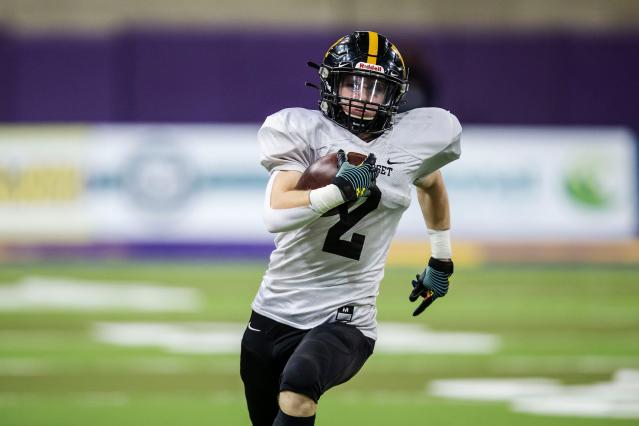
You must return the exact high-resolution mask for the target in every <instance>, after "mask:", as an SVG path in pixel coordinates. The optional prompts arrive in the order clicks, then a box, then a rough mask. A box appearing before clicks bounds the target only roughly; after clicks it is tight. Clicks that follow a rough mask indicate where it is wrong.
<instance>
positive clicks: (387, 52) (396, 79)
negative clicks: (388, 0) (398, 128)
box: [309, 31, 408, 135]
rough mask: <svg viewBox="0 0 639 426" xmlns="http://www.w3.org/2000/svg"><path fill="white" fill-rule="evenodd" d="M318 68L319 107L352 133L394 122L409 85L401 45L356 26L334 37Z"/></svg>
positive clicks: (387, 126) (372, 130)
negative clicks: (400, 50)
mask: <svg viewBox="0 0 639 426" xmlns="http://www.w3.org/2000/svg"><path fill="white" fill-rule="evenodd" d="M309 65H311V66H313V67H315V68H317V69H318V71H319V75H320V80H321V87H320V92H321V99H320V102H319V105H320V110H321V111H322V112H323V113H324V115H326V117H328V118H330V119H331V120H333V121H334V122H335V123H337V124H338V125H340V126H342V127H344V128H346V129H348V130H349V131H350V132H352V133H355V134H373V135H374V134H380V133H383V132H384V131H385V130H387V129H390V128H391V127H392V126H393V117H394V115H395V113H396V112H397V107H398V105H399V103H400V102H401V100H402V98H403V96H404V95H405V94H406V91H407V90H408V69H407V68H406V65H405V64H404V60H403V59H402V55H401V54H400V53H399V50H397V48H396V47H395V46H394V45H393V44H392V43H391V42H390V41H388V39H387V38H386V37H385V36H383V35H381V34H378V33H376V32H373V31H356V32H354V33H352V34H349V35H346V36H344V37H342V38H340V39H339V40H337V42H335V43H334V44H333V45H332V46H331V47H330V48H329V49H328V51H327V52H326V54H325V55H324V61H323V62H322V64H321V65H316V64H313V63H311V62H309Z"/></svg>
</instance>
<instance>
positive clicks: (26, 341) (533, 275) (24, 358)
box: [0, 262, 639, 426]
mask: <svg viewBox="0 0 639 426" xmlns="http://www.w3.org/2000/svg"><path fill="white" fill-rule="evenodd" d="M263 266H264V265H262V264H244V263H227V264H223V265H222V264H205V263H161V262H157V263H137V264H130V263H98V262H85V263H76V264H52V263H49V264H25V265H2V266H0V294H2V293H1V291H2V289H3V288H5V289H7V288H9V287H11V286H15V284H16V283H19V282H21V280H23V279H24V278H25V277H42V278H56V277H57V278H65V279H66V278H73V279H84V280H91V281H110V282H113V281H115V282H132V281H142V282H148V283H157V284H161V285H164V286H170V287H178V286H179V287H185V288H193V289H196V290H197V294H198V297H199V298H201V301H202V303H201V304H200V305H199V307H198V308H197V309H195V310H193V311H185V312H164V313H163V312H154V311H149V312H132V311H126V310H124V311H123V310H117V309H111V310H104V311H91V310H89V311H80V312H73V311H68V310H48V309H44V308H43V309H35V310H34V309H31V310H15V309H13V310H12V309H8V308H4V309H0V425H3V426H5V425H7V426H8V425H34V426H35V425H118V426H125V425H136V426H137V425H246V424H248V417H247V414H246V411H245V407H244V401H243V396H242V385H241V381H240V379H239V373H238V363H239V361H238V358H239V356H238V355H234V354H232V353H231V354H223V355H213V354H206V353H204V354H194V353H179V352H173V351H167V350H165V349H162V348H160V347H158V346H139V345H131V346H118V345H114V344H109V343H104V342H100V341H98V340H96V338H95V337H94V334H93V330H95V324H96V323H124V322H136V323H138V322H144V323H154V322H163V323H165V322H170V323H178V324H184V323H193V322H223V323H229V322H230V323H242V322H244V321H245V320H246V319H247V317H248V314H249V304H250V301H251V299H252V297H253V295H254V293H255V290H256V288H257V286H258V283H259V280H260V276H261V273H262V269H263ZM415 272H417V271H414V270H412V269H404V268H388V269H387V273H386V278H385V279H384V282H383V283H382V290H381V295H380V298H379V320H380V321H383V322H390V321H392V322H408V323H413V324H415V323H419V324H424V325H427V326H428V327H429V328H430V329H432V330H435V331H464V332H481V333H489V334H493V335H495V336H497V337H498V338H499V339H500V342H501V345H500V346H499V348H498V350H497V351H496V352H494V353H490V354H479V355H473V354H466V355H463V354H437V355H432V354H430V355H429V354H388V353H376V354H374V355H373V357H372V358H371V359H370V360H369V362H368V363H367V364H366V365H365V367H364V369H363V370H362V371H361V372H360V374H359V375H358V376H357V377H355V378H354V379H353V380H352V381H351V382H349V383H347V384H345V385H342V386H340V387H337V388H335V389H333V390H331V391H330V392H329V393H328V394H326V395H325V396H324V397H323V398H322V400H321V401H320V409H319V412H318V416H317V423H316V424H318V425H348V426H353V425H368V426H373V425H389V424H392V425H396V426H399V425H415V424H418V425H419V424H423V425H451V426H456V425H474V426H480V425H491V426H492V425H518V426H527V425H531V426H532V425H535V426H537V425H542V426H546V425H548V426H551V425H553V426H554V425H557V426H563V425H566V426H567V425H593V426H594V425H604V424H605V425H637V424H639V419H637V418H634V419H633V418H625V419H624V418H614V416H617V415H620V414H621V413H615V412H613V413H609V414H607V416H606V417H602V418H588V417H577V416H572V415H571V416H557V415H537V414H528V413H520V412H515V411H513V410H512V406H511V404H510V403H508V402H504V401H496V402H479V401H474V400H458V399H448V398H442V397H434V396H432V395H430V393H429V383H431V381H433V380H436V379H455V378H457V379H460V378H500V377H502V378H503V377H511V378H513V377H517V378H525V377H544V378H549V379H555V380H558V381H559V382H560V383H561V384H562V385H576V384H584V385H591V384H593V383H597V382H608V381H610V380H611V379H612V378H613V375H614V374H615V372H616V371H619V370H621V369H635V370H639V267H635V268H632V267H621V268H620V267H605V268H604V267H594V266H589V267H569V266H548V267H544V266H538V267H531V266H507V267H506V266H499V267H498V266H495V267H482V268H473V269H464V268H461V267H460V268H458V270H457V271H456V274H455V277H454V281H453V287H452V288H451V292H450V294H449V296H447V297H446V298H445V299H442V300H439V301H437V302H436V303H435V304H434V305H433V306H432V307H431V308H430V309H429V310H427V311H426V312H425V314H423V315H422V316H421V317H419V318H417V319H414V318H412V317H411V315H410V314H411V312H412V309H413V305H411V304H409V303H408V301H407V294H408V286H409V284H408V283H409V281H410V278H411V277H412V276H413V275H414V273H415ZM6 294H7V293H5V297H6ZM0 297H2V296H0ZM2 306H3V305H2V301H1V300H0V307H2ZM238 344H239V342H238ZM610 416H613V417H610Z"/></svg>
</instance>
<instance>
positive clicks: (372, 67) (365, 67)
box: [355, 62, 384, 74]
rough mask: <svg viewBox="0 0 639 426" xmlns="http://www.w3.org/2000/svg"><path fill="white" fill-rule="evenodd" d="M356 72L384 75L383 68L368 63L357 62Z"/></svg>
mask: <svg viewBox="0 0 639 426" xmlns="http://www.w3.org/2000/svg"><path fill="white" fill-rule="evenodd" d="M355 68H357V69H358V70H367V71H375V72H379V73H382V74H384V67H383V66H381V65H375V64H369V63H368V62H358V63H357V65H355Z"/></svg>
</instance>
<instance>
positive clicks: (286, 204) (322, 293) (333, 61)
mask: <svg viewBox="0 0 639 426" xmlns="http://www.w3.org/2000/svg"><path fill="white" fill-rule="evenodd" d="M309 65H311V66H313V67H314V68H316V69H317V70H318V73H319V78H320V82H321V87H319V89H320V93H321V97H320V101H319V111H317V110H307V109H302V108H290V109H284V110H282V111H279V112H277V113H275V114H273V115H271V116H269V117H268V118H267V119H266V121H265V122H264V124H263V126H262V127H261V129H260V131H259V134H258V139H259V143H260V147H261V163H262V165H263V166H264V167H265V168H266V169H267V170H268V171H269V172H270V174H271V177H270V180H269V182H268V185H267V188H266V196H265V199H264V219H265V223H266V227H267V229H268V230H269V231H270V232H272V233H275V246H276V248H275V250H274V251H273V253H272V254H271V258H270V261H269V265H268V269H267V271H266V272H265V274H264V277H263V279H262V283H261V285H260V288H259V290H258V292H257V295H256V297H255V299H254V301H253V304H252V314H251V317H250V321H249V323H248V326H247V328H246V330H245V333H244V336H243V338H242V353H241V366H240V370H241V376H242V380H243V382H244V387H245V395H246V400H247V404H248V410H249V415H250V418H251V421H252V422H253V424H254V425H280V426H281V425H312V424H314V422H315V412H316V410H317V403H318V401H319V399H320V396H321V395H322V394H323V393H324V392H325V391H326V390H328V389H329V388H331V387H333V386H336V385H339V384H340V383H344V382H346V381H347V380H349V379H350V378H351V377H353V376H354V375H355V374H356V373H357V372H358V371H359V369H360V368H361V367H362V366H363V364H364V362H365V361H366V359H367V358H368V357H369V356H370V355H371V354H372V352H373V348H374V346H375V339H376V337H377V335H376V325H377V324H376V307H375V303H376V298H377V295H378V292H379V284H380V281H381V280H382V277H383V275H384V263H385V261H386V255H387V253H388V248H389V246H390V243H391V240H392V238H393V235H394V233H395V230H396V228H397V224H398V222H399V219H400V217H401V216H402V213H403V212H404V211H405V210H406V208H407V207H408V206H409V204H410V201H411V190H412V188H413V187H415V188H416V192H417V199H418V202H419V205H420V207H421V210H422V212H423V216H424V219H425V222H426V226H427V230H428V233H429V235H430V242H431V247H432V254H431V257H430V259H429V261H428V264H427V266H426V268H425V269H424V271H423V272H422V273H421V274H418V275H417V278H416V279H415V280H413V282H412V285H413V288H412V289H411V292H410V296H409V299H410V300H411V301H415V300H416V299H418V298H419V297H420V296H422V297H424V301H423V302H422V304H421V305H420V306H419V307H418V308H417V309H416V310H415V312H414V315H416V314H418V313H420V312H421V311H422V310H423V309H424V308H425V307H426V306H428V304H429V303H431V302H432V301H433V300H435V299H436V298H437V297H442V296H444V295H445V294H446V292H447V291H448V283H449V281H448V278H449V277H450V275H451V274H452V273H453V262H452V261H451V244H450V233H449V232H450V231H449V228H450V218H449V206H448V198H447V192H446V187H445V186H444V181H443V179H442V175H441V174H440V171H439V169H440V168H441V167H442V166H444V165H446V164H447V163H449V162H451V161H453V160H455V159H457V158H459V156H460V136H461V126H460V124H459V121H458V120H457V118H456V117H455V116H454V115H453V114H451V113H450V112H448V111H445V110H443V109H439V108H418V109H413V110H411V111H407V112H405V113H401V114H397V108H398V105H399V104H400V102H401V101H402V98H403V96H404V95H405V94H406V91H407V90H408V78H407V77H408V70H407V68H406V65H405V64H404V61H403V59H402V56H401V54H400V52H399V50H398V49H397V48H396V47H395V46H394V45H393V44H392V43H391V42H390V41H389V40H388V39H387V38H386V37H384V36H383V35H381V34H378V33H376V32H373V31H357V32H354V33H352V34H349V35H346V36H344V37H342V38H340V39H339V40H338V41H337V42H336V43H335V44H333V45H332V46H331V47H330V48H329V49H328V51H327V52H326V54H325V56H324V60H323V61H322V64H321V65H316V64H313V63H309ZM351 151H354V152H359V153H362V154H365V155H367V156H368V157H367V158H366V160H365V161H363V162H362V163H361V164H359V165H352V164H350V163H349V162H348V161H346V155H345V154H346V153H348V152H351ZM336 152H337V153H338V166H339V169H338V171H337V175H336V176H335V178H334V179H333V180H332V183H331V184H329V185H327V186H324V187H321V188H318V189H313V190H299V189H295V188H296V185H297V183H298V181H299V179H300V176H301V175H302V173H303V172H304V171H305V170H306V168H307V167H309V165H311V164H312V163H314V162H315V161H316V160H318V159H319V158H321V157H323V156H325V155H327V154H329V153H336ZM352 201H355V203H351V204H348V205H349V206H350V207H348V208H344V206H342V205H346V204H345V203H347V202H348V203H350V202H352ZM338 206H342V210H341V213H340V214H339V215H336V214H334V215H325V213H327V212H329V211H330V210H333V209H335V207H338Z"/></svg>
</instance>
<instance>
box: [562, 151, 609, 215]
mask: <svg viewBox="0 0 639 426" xmlns="http://www.w3.org/2000/svg"><path fill="white" fill-rule="evenodd" d="M601 173H602V172H601V169H600V167H597V164H596V163H594V162H589V163H580V164H577V165H575V166H573V167H572V169H570V170H569V171H568V173H567V175H566V177H565V180H564V188H565V190H566V192H567V194H568V196H569V197H570V199H571V200H572V201H574V202H575V203H577V204H579V205H581V206H584V207H588V208H591V209H597V210H601V209H605V208H607V207H609V206H610V204H611V202H612V197H611V196H610V193H609V192H608V191H607V190H606V188H604V184H603V182H602V179H601Z"/></svg>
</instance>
